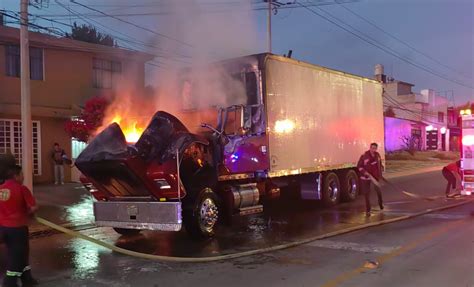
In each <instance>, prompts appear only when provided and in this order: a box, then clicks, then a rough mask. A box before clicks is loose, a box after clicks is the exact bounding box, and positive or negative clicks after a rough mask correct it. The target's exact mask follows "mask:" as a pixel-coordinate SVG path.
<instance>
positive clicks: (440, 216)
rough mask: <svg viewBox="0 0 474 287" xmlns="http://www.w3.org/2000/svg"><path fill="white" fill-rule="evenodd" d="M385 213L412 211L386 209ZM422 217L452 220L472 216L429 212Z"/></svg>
mask: <svg viewBox="0 0 474 287" xmlns="http://www.w3.org/2000/svg"><path fill="white" fill-rule="evenodd" d="M384 214H394V215H401V216H403V215H411V214H412V213H409V212H403V211H392V210H390V211H385V212H384ZM420 217H427V218H433V219H450V220H459V219H466V218H469V217H470V216H469V215H468V214H447V213H427V214H424V215H422V216H420Z"/></svg>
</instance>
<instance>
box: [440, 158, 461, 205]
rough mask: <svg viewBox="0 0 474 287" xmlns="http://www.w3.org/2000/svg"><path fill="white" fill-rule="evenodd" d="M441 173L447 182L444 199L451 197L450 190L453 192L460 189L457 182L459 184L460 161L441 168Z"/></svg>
mask: <svg viewBox="0 0 474 287" xmlns="http://www.w3.org/2000/svg"><path fill="white" fill-rule="evenodd" d="M441 172H442V173H443V176H444V178H446V180H447V181H448V185H447V186H446V197H451V195H450V193H451V188H454V189H455V190H457V189H458V188H460V185H459V184H458V182H461V161H460V160H458V161H456V162H453V163H450V164H448V165H447V166H445V167H443V170H442V171H441Z"/></svg>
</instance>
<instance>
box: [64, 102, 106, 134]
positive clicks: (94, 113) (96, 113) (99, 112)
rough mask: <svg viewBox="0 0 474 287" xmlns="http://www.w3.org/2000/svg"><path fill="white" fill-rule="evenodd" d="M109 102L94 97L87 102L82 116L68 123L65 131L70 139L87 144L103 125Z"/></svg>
mask: <svg viewBox="0 0 474 287" xmlns="http://www.w3.org/2000/svg"><path fill="white" fill-rule="evenodd" d="M108 105H109V102H108V101H107V100H106V99H105V98H104V97H94V98H90V99H89V100H87V102H86V104H85V106H84V109H83V110H82V112H81V115H80V116H79V117H78V118H76V119H72V120H69V121H67V122H66V124H65V127H64V129H65V130H66V132H67V133H68V134H69V136H70V137H72V138H74V139H76V140H78V141H81V142H87V141H88V140H89V138H90V137H91V136H92V135H93V134H94V133H95V131H96V130H97V129H98V128H99V127H100V126H101V125H102V121H103V119H104V114H105V110H106V109H107V106H108Z"/></svg>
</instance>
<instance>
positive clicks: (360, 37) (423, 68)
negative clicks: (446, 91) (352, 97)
mask: <svg viewBox="0 0 474 287" xmlns="http://www.w3.org/2000/svg"><path fill="white" fill-rule="evenodd" d="M296 3H298V4H299V5H300V6H301V7H304V8H305V9H306V10H308V11H310V12H311V13H313V14H315V15H317V16H319V17H321V18H323V19H325V20H326V21H328V22H330V23H332V24H334V25H336V26H337V27H339V28H341V29H343V30H344V31H346V32H348V33H350V34H352V35H354V36H355V37H357V38H359V39H360V40H362V41H364V42H366V43H368V44H370V45H372V46H374V47H377V48H379V49H380V50H382V51H384V52H385V53H387V54H390V55H392V56H394V57H396V58H398V59H400V60H402V61H404V62H406V63H408V64H410V65H412V66H414V67H417V68H419V69H421V70H423V71H425V72H428V73H430V74H432V75H434V76H437V77H439V78H441V79H444V80H446V81H449V82H452V83H455V84H458V85H460V86H463V87H466V88H470V89H474V88H473V87H472V86H469V85H467V84H464V83H462V82H459V81H457V80H453V79H450V78H447V77H446V76H444V75H442V74H439V73H437V72H435V71H430V70H429V69H428V68H425V67H423V66H422V65H419V64H417V63H414V62H412V61H410V60H408V59H406V58H403V57H401V56H399V55H398V54H396V53H394V52H391V51H389V50H387V49H385V48H383V47H381V46H380V45H379V44H377V43H374V42H371V41H369V40H367V39H365V38H364V37H362V36H360V35H358V34H357V33H354V32H352V31H351V30H349V29H347V28H345V27H344V26H342V25H340V24H339V23H337V22H335V21H333V20H331V19H329V18H328V17H326V16H324V15H322V14H320V13H318V12H316V11H315V10H313V9H311V8H309V7H306V6H305V5H303V4H301V3H299V2H296ZM316 8H317V7H316ZM318 9H319V8H318ZM322 11H324V10H322ZM324 12H325V11H324ZM326 13H328V12H326ZM339 21H341V20H339ZM341 22H342V21H341ZM346 25H347V24H346Z"/></svg>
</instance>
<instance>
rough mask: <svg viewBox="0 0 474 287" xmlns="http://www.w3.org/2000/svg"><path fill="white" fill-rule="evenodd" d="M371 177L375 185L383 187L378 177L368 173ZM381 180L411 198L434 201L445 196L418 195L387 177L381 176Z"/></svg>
mask: <svg viewBox="0 0 474 287" xmlns="http://www.w3.org/2000/svg"><path fill="white" fill-rule="evenodd" d="M366 175H367V176H368V177H369V178H370V181H372V183H373V184H374V185H376V186H377V187H379V188H381V187H382V184H380V181H378V180H377V179H375V178H374V177H373V176H372V175H371V174H369V173H367V174H366ZM381 180H382V181H383V182H384V183H385V184H387V185H388V186H390V187H392V188H393V189H395V190H397V191H399V192H401V193H403V194H404V195H406V196H408V197H411V198H416V199H423V200H428V201H433V200H435V199H438V198H442V197H443V196H421V195H418V194H415V193H412V192H408V191H406V190H405V189H403V188H401V187H400V186H398V185H396V184H394V183H392V182H390V181H388V180H387V179H386V178H385V177H383V176H382V177H381Z"/></svg>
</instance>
